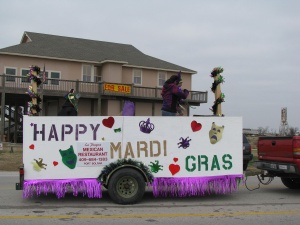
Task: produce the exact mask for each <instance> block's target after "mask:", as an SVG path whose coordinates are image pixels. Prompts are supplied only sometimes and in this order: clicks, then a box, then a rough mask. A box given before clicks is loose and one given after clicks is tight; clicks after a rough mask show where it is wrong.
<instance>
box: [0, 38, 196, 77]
mask: <svg viewBox="0 0 300 225" xmlns="http://www.w3.org/2000/svg"><path fill="white" fill-rule="evenodd" d="M26 38H29V41H27V42H24V41H23V40H26ZM0 54H14V55H27V56H37V57H42V58H56V59H63V60H70V61H83V62H94V63H101V62H102V61H105V60H110V61H118V62H127V64H128V65H129V66H133V67H142V68H143V67H145V68H153V69H162V70H171V71H179V70H181V71H183V72H186V73H191V74H194V73H196V71H193V70H191V69H188V68H185V67H182V66H179V65H175V64H173V63H169V62H166V61H164V60H160V59H157V58H154V57H152V56H149V55H146V54H144V53H142V52H141V51H139V50H138V49H137V48H135V47H134V46H132V45H128V44H118V43H112V42H104V41H95V40H87V39H80V38H73V37H63V36H57V35H49V34H40V33H33V32H24V36H23V39H22V41H21V43H20V44H18V45H14V46H10V47H6V48H3V49H0Z"/></svg>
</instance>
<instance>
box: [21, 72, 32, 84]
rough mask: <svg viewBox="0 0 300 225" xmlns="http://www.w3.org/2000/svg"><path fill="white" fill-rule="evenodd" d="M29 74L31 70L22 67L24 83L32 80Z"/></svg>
mask: <svg viewBox="0 0 300 225" xmlns="http://www.w3.org/2000/svg"><path fill="white" fill-rule="evenodd" d="M27 74H29V70H28V69H21V76H22V80H21V82H22V83H29V82H30V80H29V78H28V77H27Z"/></svg>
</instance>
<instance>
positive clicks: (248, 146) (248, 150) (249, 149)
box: [243, 134, 253, 171]
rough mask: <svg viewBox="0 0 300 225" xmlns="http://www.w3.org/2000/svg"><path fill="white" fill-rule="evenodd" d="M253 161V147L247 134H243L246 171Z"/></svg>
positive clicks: (244, 167) (244, 168)
mask: <svg viewBox="0 0 300 225" xmlns="http://www.w3.org/2000/svg"><path fill="white" fill-rule="evenodd" d="M252 159H253V154H252V147H251V144H250V143H249V141H248V139H247V137H246V135H245V134H243V170H244V171H246V170H247V168H248V164H249V162H250V161H251V160H252Z"/></svg>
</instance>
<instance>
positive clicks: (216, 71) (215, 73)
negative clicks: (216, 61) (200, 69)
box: [210, 67, 224, 77]
mask: <svg viewBox="0 0 300 225" xmlns="http://www.w3.org/2000/svg"><path fill="white" fill-rule="evenodd" d="M223 71H224V69H223V68H222V67H215V68H214V69H213V70H212V71H211V74H210V76H211V77H216V76H218V75H219V74H220V73H222V72H223Z"/></svg>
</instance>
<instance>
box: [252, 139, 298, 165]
mask: <svg viewBox="0 0 300 225" xmlns="http://www.w3.org/2000/svg"><path fill="white" fill-rule="evenodd" d="M257 150H258V159H259V160H271V161H273V160H275V161H277V160H278V161H286V162H290V161H292V160H293V137H289V136H287V137H259V139H258V145H257Z"/></svg>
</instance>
